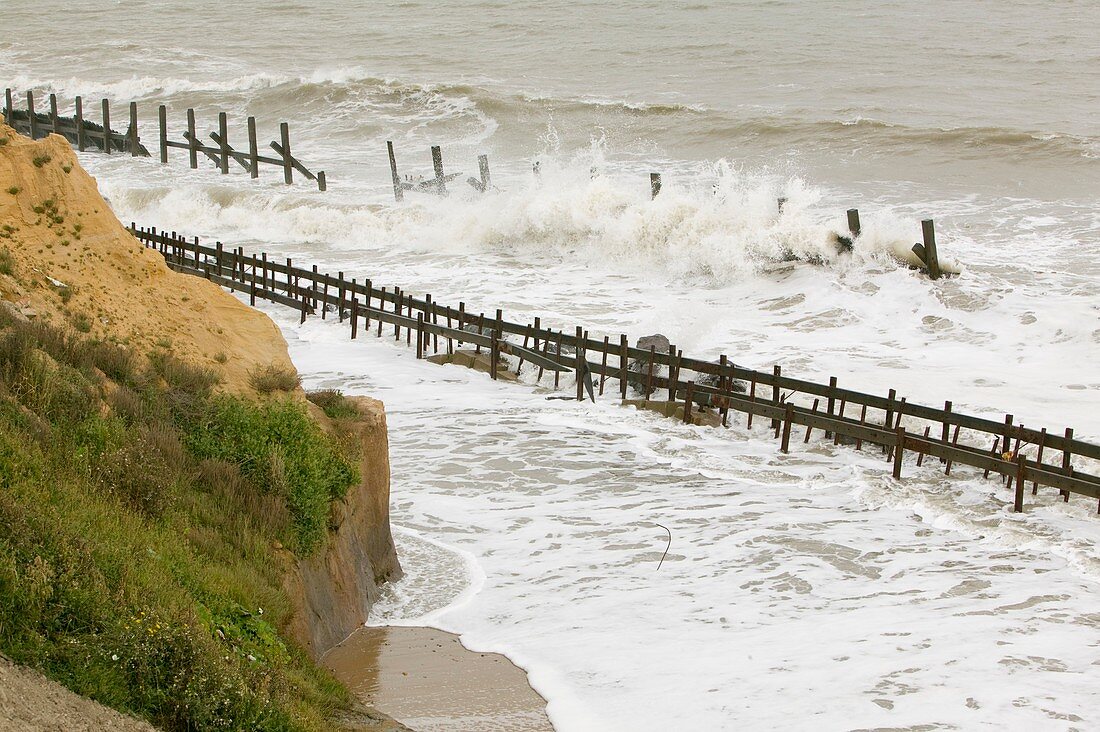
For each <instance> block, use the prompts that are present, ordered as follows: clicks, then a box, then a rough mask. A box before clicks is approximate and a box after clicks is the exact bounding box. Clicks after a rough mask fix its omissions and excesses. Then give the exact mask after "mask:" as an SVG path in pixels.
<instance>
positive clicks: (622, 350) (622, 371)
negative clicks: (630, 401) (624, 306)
mask: <svg viewBox="0 0 1100 732" xmlns="http://www.w3.org/2000/svg"><path fill="white" fill-rule="evenodd" d="M629 347H630V342H629V341H628V340H627V337H626V333H621V334H620V335H619V393H620V395H621V397H622V399H624V400H625V399H626V388H627V386H628V382H627V379H626V373H627V368H626V367H627V363H628V360H629V359H628V357H627V349H628V348H629Z"/></svg>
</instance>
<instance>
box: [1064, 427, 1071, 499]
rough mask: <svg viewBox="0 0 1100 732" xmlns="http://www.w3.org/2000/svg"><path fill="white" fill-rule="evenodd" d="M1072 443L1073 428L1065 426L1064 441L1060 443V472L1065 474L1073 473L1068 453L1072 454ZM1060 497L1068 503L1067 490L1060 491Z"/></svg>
mask: <svg viewBox="0 0 1100 732" xmlns="http://www.w3.org/2000/svg"><path fill="white" fill-rule="evenodd" d="M1072 443H1073V428H1072V427H1066V437H1065V443H1064V444H1063V445H1062V472H1063V473H1065V474H1066V475H1073V466H1072V465H1070V455H1071V454H1072V449H1071V448H1072ZM1062 499H1063V500H1064V501H1065V502H1066V503H1069V491H1067V490H1063V491H1062Z"/></svg>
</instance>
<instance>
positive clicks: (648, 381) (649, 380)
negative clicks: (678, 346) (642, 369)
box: [645, 346, 657, 401]
mask: <svg viewBox="0 0 1100 732" xmlns="http://www.w3.org/2000/svg"><path fill="white" fill-rule="evenodd" d="M656 360H657V347H656V346H650V347H649V369H648V370H647V371H646V377H645V401H649V395H650V394H652V393H653V362H654V361H656Z"/></svg>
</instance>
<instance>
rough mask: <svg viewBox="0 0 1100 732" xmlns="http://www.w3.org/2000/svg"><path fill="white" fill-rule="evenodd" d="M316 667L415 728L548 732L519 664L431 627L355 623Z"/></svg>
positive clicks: (540, 703)
mask: <svg viewBox="0 0 1100 732" xmlns="http://www.w3.org/2000/svg"><path fill="white" fill-rule="evenodd" d="M322 664H323V665H324V666H325V667H326V668H328V669H329V670H331V671H332V672H333V673H334V674H335V675H336V676H337V678H339V679H340V680H341V681H343V682H344V683H345V684H346V685H347V687H348V688H349V689H350V690H351V691H352V693H354V694H355V695H356V696H358V697H359V698H360V699H361V700H362V701H363V702H364V703H366V704H369V705H371V706H373V707H375V708H377V709H379V710H381V711H382V712H385V713H386V714H388V715H390V716H392V717H394V718H395V719H399V720H401V722H403V723H404V724H407V725H408V726H409V727H412V728H413V729H414V730H417V732H443V731H444V730H446V731H451V730H455V731H457V730H463V731H466V730H506V731H509V732H512V731H515V732H520V731H522V732H528V731H530V732H535V731H539V732H544V731H552V730H553V729H554V728H553V726H552V725H551V724H550V720H549V718H548V717H547V716H546V701H545V700H544V699H543V698H542V697H541V696H539V695H538V694H537V693H535V691H534V690H533V689H532V688H531V687H530V685H528V683H527V674H525V673H524V672H523V670H522V669H520V668H518V667H517V666H515V665H514V664H513V663H512V662H511V661H509V660H508V659H507V658H505V657H504V656H501V655H499V654H496V653H475V652H473V651H469V650H467V649H466V648H464V647H463V646H462V644H461V643H460V642H459V640H458V636H455V635H452V634H450V633H444V632H443V631H440V630H435V629H433V628H363V629H361V630H359V631H357V632H356V633H355V634H353V635H352V636H351V637H350V638H348V639H347V640H345V641H344V642H343V643H341V644H340V645H338V646H337V647H336V648H333V649H332V650H331V651H329V652H328V653H327V654H326V655H325V657H324V658H323V659H322Z"/></svg>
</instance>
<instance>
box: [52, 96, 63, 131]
mask: <svg viewBox="0 0 1100 732" xmlns="http://www.w3.org/2000/svg"><path fill="white" fill-rule="evenodd" d="M50 132H52V133H53V134H55V135H58V134H60V133H61V130H60V129H59V128H58V123H57V95H56V94H51V95H50Z"/></svg>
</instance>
